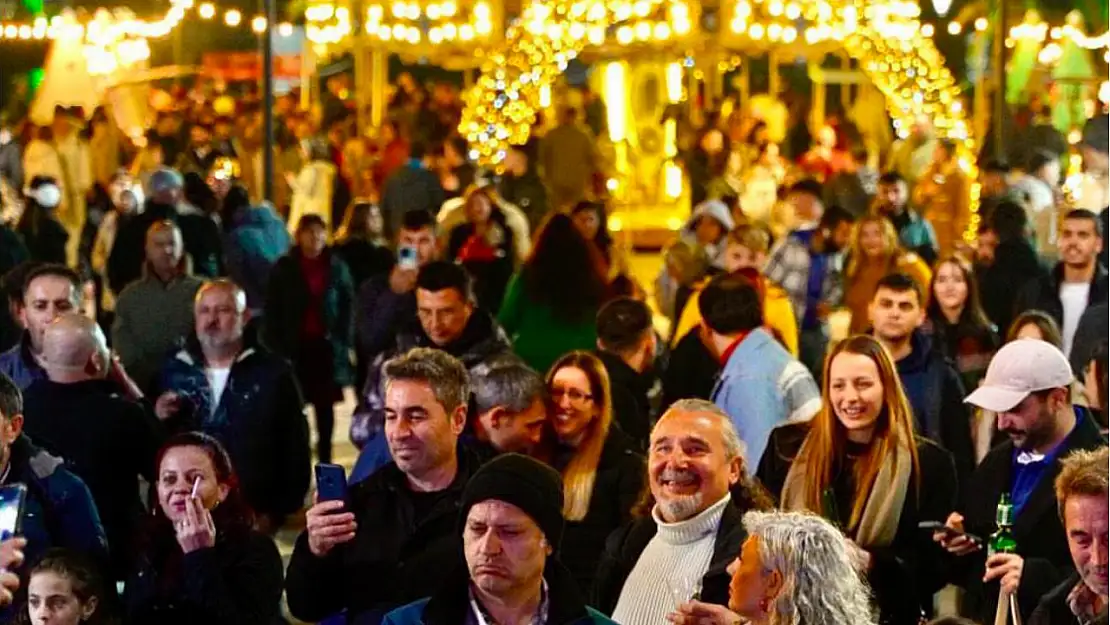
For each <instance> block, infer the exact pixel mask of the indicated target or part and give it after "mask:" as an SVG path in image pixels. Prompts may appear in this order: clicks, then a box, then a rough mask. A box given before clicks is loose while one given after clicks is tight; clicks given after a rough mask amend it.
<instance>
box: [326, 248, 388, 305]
mask: <svg viewBox="0 0 1110 625" xmlns="http://www.w3.org/2000/svg"><path fill="white" fill-rule="evenodd" d="M335 253H336V254H338V255H339V257H340V258H342V259H343V262H345V263H347V269H348V270H350V272H351V281H352V282H353V283H354V287H355V292H356V293H357V292H358V289H359V288H360V287H361V286H362V284H363V283H364V282H366V281H367V280H369V279H370V278H373V277H374V276H380V275H385V274H388V273H389V271H390V270H391V269H393V252H391V251H389V249H388V248H386V247H382V246H379V245H374V244H373V243H371V242H370V241H367V240H365V239H348V240H346V241H344V242H342V243H337V244H336V245H335Z"/></svg>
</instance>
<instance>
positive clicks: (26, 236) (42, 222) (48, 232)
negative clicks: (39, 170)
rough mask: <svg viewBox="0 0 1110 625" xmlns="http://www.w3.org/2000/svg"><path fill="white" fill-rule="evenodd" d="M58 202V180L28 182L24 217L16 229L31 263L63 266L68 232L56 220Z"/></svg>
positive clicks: (41, 178) (43, 177)
mask: <svg viewBox="0 0 1110 625" xmlns="http://www.w3.org/2000/svg"><path fill="white" fill-rule="evenodd" d="M61 202H62V188H61V187H60V186H58V181H57V180H55V179H54V178H51V177H49V176H35V177H34V178H32V179H31V183H30V184H29V185H28V192H27V199H26V202H25V205H24V207H23V214H22V215H20V216H19V223H18V224H16V227H15V229H16V232H18V233H19V234H20V236H22V237H23V242H24V243H25V244H26V245H27V250H28V251H29V252H30V253H31V260H36V261H39V262H43V263H58V264H60V265H65V264H66V245H67V243H68V241H69V231H67V230H66V228H65V226H63V225H62V222H61V221H59V220H58V215H57V210H58V205H60V204H61Z"/></svg>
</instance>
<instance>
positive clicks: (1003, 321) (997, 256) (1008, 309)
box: [975, 239, 1045, 334]
mask: <svg viewBox="0 0 1110 625" xmlns="http://www.w3.org/2000/svg"><path fill="white" fill-rule="evenodd" d="M1044 273H1045V270H1044V267H1042V266H1041V262H1040V260H1038V258H1037V252H1036V251H1035V250H1033V247H1032V246H1030V245H1029V243H1028V242H1027V241H1025V240H1024V239H1015V240H1013V241H1005V242H1003V243H999V244H998V249H996V250H995V253H994V262H993V263H992V264H990V265H978V266H976V268H975V278H976V281H977V282H978V283H979V295H980V300H981V302H982V304H983V312H985V313H987V317H989V318H990V320H991V321H993V322H994V325H995V326H997V327H998V331H999V332H1000V333H1002V334H1005V333H1006V331H1007V330H1008V329H1009V328H1010V322H1011V321H1013V319H1014V306H1015V304H1016V303H1017V298H1018V291H1019V287H1020V285H1022V284H1025V283H1026V282H1028V281H1029V280H1030V277H1031V276H1041V275H1042V274H1044Z"/></svg>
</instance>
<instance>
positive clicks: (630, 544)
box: [593, 503, 748, 615]
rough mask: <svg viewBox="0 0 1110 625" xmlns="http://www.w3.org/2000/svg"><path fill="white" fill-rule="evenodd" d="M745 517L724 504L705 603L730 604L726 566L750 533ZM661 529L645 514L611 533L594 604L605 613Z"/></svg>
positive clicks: (704, 592) (704, 588)
mask: <svg viewBox="0 0 1110 625" xmlns="http://www.w3.org/2000/svg"><path fill="white" fill-rule="evenodd" d="M743 516H744V511H743V510H740V509H739V508H738V507H737V506H736V505H735V504H734V503H729V505H727V506H725V510H724V512H723V513H722V514H721V524H720V525H719V526H717V538H716V540H715V541H714V543H713V557H712V558H710V560H709V568H708V569H707V570H706V572H705V576H703V577H702V582H701V600H702V601H704V602H706V603H713V604H716V605H728V586H729V584H730V583H731V582H732V575H730V574H729V572H728V570H727V569H728V566H729V565H730V564H732V562H733V560H735V559H736V557H737V556H738V555H740V547H741V546H742V545H743V544H744V539H745V538H747V536H748V533H747V532H746V531H745V530H744V525H743V523H742V519H743ZM658 529H659V528H658V526H657V525H656V523H655V519H653V518H652V517H650V516H645V517H640V518H638V519H635V520H633V521H632V522H630V523H627V524H625V525H624V526H623V527H621V528H620V529H618V530H617V531H615V532H613V533H612V534H611V535H610V536H609V539H608V540H607V541H606V542H605V552H604V553H603V554H602V556H601V562H600V563H598V566H597V579H596V581H595V583H594V595H593V597H594V598H593V605H594V607H596V608H597V609H598V610H600V611H602V612H603V613H605V614H609V615H611V614H613V610H615V609H616V607H617V602H618V601H619V600H620V597H621V592H623V590H624V583H625V582H626V581H627V580H628V576H629V575H631V574H632V569H633V568H635V566H636V562H638V561H639V560H640V555H641V554H643V553H644V549H647V546H648V543H650V542H651V539H652V538H655V534H656V532H657V531H658Z"/></svg>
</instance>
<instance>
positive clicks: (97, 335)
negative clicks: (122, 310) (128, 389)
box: [23, 312, 162, 580]
mask: <svg viewBox="0 0 1110 625" xmlns="http://www.w3.org/2000/svg"><path fill="white" fill-rule="evenodd" d="M40 360H41V362H42V366H43V368H44V369H45V370H46V375H47V379H45V380H38V381H36V382H34V383H32V384H31V386H30V387H28V388H27V390H26V391H25V392H24V396H23V402H24V408H23V412H24V426H23V431H24V432H25V433H27V434H28V435H29V436H30V437H31V439H32V440H34V441H35V443H36V444H38V445H40V446H41V447H42V448H44V449H45V450H46V451H48V452H50V453H52V454H54V455H56V456H60V457H63V458H65V459H66V461H67V464H68V466H69V468H70V469H71V470H72V471H73V472H74V473H75V474H77V476H78V477H80V478H81V479H82V480H84V481H85V484H86V485H88V487H89V491H90V492H91V493H92V497H93V501H94V502H95V503H96V507H97V509H98V510H99V511H100V517H101V521H102V522H103V524H104V531H105V534H107V536H108V547H109V549H110V551H111V554H112V562H113V571H112V573H113V574H114V575H115V577H114V578H113V579H116V580H119V579H123V578H124V576H125V575H126V574H127V563H126V560H125V557H126V555H127V552H128V551H129V548H130V543H131V540H132V538H133V537H134V535H135V532H136V531H137V530H138V529H139V523H140V522H141V519H142V514H143V508H142V502H141V501H140V500H139V476H140V475H142V476H145V477H146V478H147V479H148V480H152V479H153V477H154V475H153V472H154V471H153V470H154V457H155V454H156V453H157V451H158V447H159V445H160V444H161V440H162V428H161V427H160V426H159V425H158V424H157V422H156V421H155V419H154V417H153V416H152V415H150V414H149V413H147V412H146V411H145V410H144V409H143V407H142V405H141V404H138V403H136V402H133V401H131V400H129V399H127V398H125V397H123V396H122V395H121V394H120V386H119V384H118V383H117V382H115V381H114V380H111V379H109V373H110V372H111V370H112V367H113V364H112V360H111V356H110V354H109V352H108V346H107V344H106V341H105V339H104V333H103V332H101V330H100V327H99V326H97V325H96V322H94V321H92V320H90V319H89V318H87V317H85V316H83V315H81V314H79V313H75V312H68V313H63V314H61V315H59V316H58V317H57V318H56V319H55V320H54V321H53V322H52V323H51V324H50V325H48V326H47V327H46V329H45V331H44V333H43V338H42V355H41V357H40Z"/></svg>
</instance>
